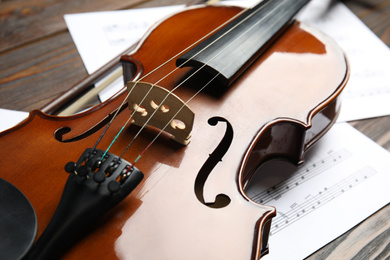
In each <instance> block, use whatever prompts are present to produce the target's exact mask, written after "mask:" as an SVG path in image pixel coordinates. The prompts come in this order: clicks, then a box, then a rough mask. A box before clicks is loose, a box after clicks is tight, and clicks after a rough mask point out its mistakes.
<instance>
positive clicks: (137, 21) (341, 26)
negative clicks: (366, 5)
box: [65, 0, 390, 121]
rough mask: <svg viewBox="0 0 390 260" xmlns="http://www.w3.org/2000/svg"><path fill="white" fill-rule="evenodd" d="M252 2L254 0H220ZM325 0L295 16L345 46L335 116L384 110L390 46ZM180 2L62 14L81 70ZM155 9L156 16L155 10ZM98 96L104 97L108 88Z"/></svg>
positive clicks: (389, 88)
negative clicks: (344, 74)
mask: <svg viewBox="0 0 390 260" xmlns="http://www.w3.org/2000/svg"><path fill="white" fill-rule="evenodd" d="M226 2H227V3H229V4H234V5H242V6H245V7H248V6H253V5H254V3H256V2H257V1H253V0H251V1H244V0H242V1H226ZM329 2H330V0H313V1H311V2H310V4H308V6H307V7H306V8H305V10H303V11H302V13H301V14H300V16H299V18H300V20H302V21H304V22H305V23H308V24H310V25H313V26H315V27H317V28H319V29H320V30H322V31H324V32H325V33H326V34H328V35H330V36H331V37H332V38H334V39H335V40H336V41H337V42H338V43H339V44H340V46H341V47H342V48H343V49H344V50H345V52H346V53H347V56H348V58H349V61H350V64H351V67H352V73H351V78H350V81H349V83H348V85H347V87H346V89H345V91H344V94H343V108H342V111H341V115H340V117H339V119H338V120H339V121H350V120H356V119H363V118H370V117H377V116H382V115H389V114H390V102H388V100H390V50H389V48H388V47H387V46H386V45H385V44H383V42H381V41H380V39H378V38H377V37H376V36H375V35H374V34H373V33H372V32H371V31H370V30H369V29H368V28H367V27H366V26H365V25H364V24H363V23H362V22H361V21H360V20H359V19H358V18H357V17H356V16H355V15H354V14H353V13H352V12H351V11H350V10H349V9H348V8H347V7H345V5H343V4H342V3H337V4H336V5H334V6H333V7H332V8H331V9H329V8H328V5H329ZM182 8H183V6H171V7H158V8H150V9H137V10H126V11H114V12H99V13H84V14H71V15H66V16H65V20H66V23H67V25H68V28H69V31H70V32H71V34H72V37H73V39H74V41H75V43H76V46H77V48H78V50H79V52H80V55H81V57H82V59H83V62H84V63H85V66H86V68H87V70H88V71H89V72H90V73H91V72H93V71H94V70H96V69H97V68H99V67H100V66H102V65H103V64H105V63H106V62H108V61H109V60H111V59H112V58H113V57H114V56H115V55H117V54H119V53H120V52H121V51H123V50H124V49H126V48H127V47H129V46H131V45H132V44H134V43H135V42H136V41H137V40H138V39H139V37H141V36H142V35H143V33H144V32H145V31H146V30H147V28H148V26H150V25H151V24H153V23H154V22H156V21H157V20H158V19H159V18H161V17H163V16H166V15H168V14H170V13H173V12H177V11H178V10H180V9H182ZM157 14H159V15H157ZM122 85H123V84H122V83H120V81H119V85H116V88H115V90H112V91H111V92H107V93H108V94H106V95H101V96H100V98H101V99H102V100H105V99H107V98H108V97H109V95H110V94H111V93H115V92H116V91H117V90H119V89H120V88H122V87H123V86H122Z"/></svg>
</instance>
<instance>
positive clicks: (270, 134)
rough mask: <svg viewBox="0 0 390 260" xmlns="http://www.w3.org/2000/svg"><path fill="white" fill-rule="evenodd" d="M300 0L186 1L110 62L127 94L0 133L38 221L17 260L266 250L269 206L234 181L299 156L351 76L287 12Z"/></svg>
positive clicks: (36, 115)
mask: <svg viewBox="0 0 390 260" xmlns="http://www.w3.org/2000/svg"><path fill="white" fill-rule="evenodd" d="M307 2H308V0H297V1H289V0H267V1H262V2H261V3H259V4H258V5H256V6H254V7H253V8H250V9H242V8H239V7H227V6H203V5H202V6H195V7H190V8H187V9H185V10H183V11H182V12H179V13H176V14H174V15H172V16H170V17H168V18H167V19H165V20H163V21H161V22H160V23H158V24H156V25H155V26H154V27H153V28H151V29H150V30H149V31H148V33H147V34H146V35H145V36H144V37H143V38H142V39H141V40H140V42H139V43H138V44H137V46H136V47H135V48H134V49H133V50H132V51H131V52H130V53H128V54H126V55H123V56H122V58H121V62H122V64H123V70H124V76H125V81H126V85H127V86H126V89H124V90H123V91H120V92H118V93H117V94H116V95H114V96H113V97H111V98H110V99H109V100H107V101H105V102H103V103H101V104H99V105H97V106H95V107H93V108H91V109H89V110H87V111H85V112H82V113H79V114H76V115H73V116H66V117H59V116H52V115H48V114H45V113H43V112H42V111H40V110H34V111H32V112H30V114H29V117H28V118H27V119H26V120H25V121H24V122H22V123H20V124H19V125H17V126H15V127H13V128H11V129H8V130H6V131H4V132H2V133H1V134H0V146H1V148H2V149H1V150H0V158H1V165H2V166H1V167H2V168H1V172H0V177H1V178H2V179H4V180H6V181H8V182H10V183H12V184H13V185H15V186H16V187H17V188H18V189H19V190H20V191H21V192H22V193H23V194H24V195H25V196H26V198H27V199H28V200H29V201H30V203H31V205H32V206H33V208H34V210H35V213H36V218H37V223H38V225H37V226H38V230H37V238H36V242H35V245H34V246H33V247H32V248H31V249H30V251H29V252H27V255H26V256H25V259H55V258H61V259H81V258H87V259H260V258H261V257H262V256H263V255H265V254H267V253H268V235H269V231H270V224H271V221H272V218H273V217H274V216H275V215H276V209H275V208H273V207H271V206H267V205H260V204H258V203H255V202H254V201H253V200H251V198H250V197H249V196H248V195H247V194H246V193H245V188H246V186H247V185H248V183H249V182H250V181H251V179H252V177H253V176H254V174H255V173H256V172H257V170H258V169H259V168H260V167H261V165H263V164H264V163H265V162H267V161H269V160H273V159H279V160H280V159H282V160H288V161H290V162H291V163H294V164H301V163H303V161H304V154H305V152H306V151H307V150H308V149H309V148H310V147H312V146H313V144H314V143H315V142H316V141H318V140H319V139H320V138H321V136H323V135H324V134H325V133H326V132H327V130H328V129H329V128H330V127H331V126H332V125H333V124H334V122H335V121H336V119H337V115H338V113H339V111H340V99H339V97H340V93H341V92H342V90H343V88H344V86H345V85H346V83H347V81H348V77H349V66H348V62H347V59H346V57H345V55H344V53H343V52H342V51H341V50H340V48H339V47H338V45H337V44H336V43H335V42H334V41H333V40H332V39H330V38H329V37H327V36H325V35H323V34H322V33H321V32H319V31H317V30H316V29H313V28H310V27H309V26H307V25H305V24H302V23H300V22H298V21H295V20H294V17H295V15H296V13H297V12H298V11H299V10H300V9H301V8H303V7H304V6H305V5H306V4H307ZM257 174H259V173H257ZM260 174H261V173H260ZM271 248H272V245H271ZM271 251H272V250H271Z"/></svg>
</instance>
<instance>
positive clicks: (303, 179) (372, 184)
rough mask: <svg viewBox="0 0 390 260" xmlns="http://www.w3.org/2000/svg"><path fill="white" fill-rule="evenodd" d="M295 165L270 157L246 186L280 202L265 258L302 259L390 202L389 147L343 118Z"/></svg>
mask: <svg viewBox="0 0 390 260" xmlns="http://www.w3.org/2000/svg"><path fill="white" fill-rule="evenodd" d="M305 158H306V162H305V164H304V165H302V166H300V167H298V168H297V167H295V166H293V165H291V164H288V163H287V162H273V163H269V164H268V165H266V166H265V167H264V169H263V170H261V173H262V174H261V175H257V177H258V179H254V180H253V182H252V185H251V186H250V187H248V189H247V192H248V195H249V196H250V197H252V198H253V199H254V200H255V201H256V202H259V203H260V204H265V205H271V206H275V207H276V209H277V216H276V217H275V218H274V219H273V221H272V226H271V236H270V240H269V245H270V254H269V255H267V256H265V257H264V260H273V259H275V260H280V259H289V260H294V259H303V258H305V257H307V256H309V255H310V254H312V253H313V252H315V251H316V250H318V249H319V248H321V247H322V246H324V245H326V244H327V243H329V242H331V241H332V240H334V239H335V238H337V237H338V236H340V235H342V234H343V233H345V232H346V231H348V230H349V229H350V228H352V227H354V226H355V225H357V224H358V223H360V222H361V221H362V220H364V219H365V218H367V217H368V216H370V215H371V214H373V213H374V212H376V211H377V210H378V209H380V208H381V207H383V206H385V205H387V204H388V203H389V202H390V189H389V183H390V153H389V152H388V151H386V150H384V149H383V148H382V147H380V146H378V145H377V144H376V143H374V142H372V141H371V140H370V139H368V138H367V137H366V136H364V135H363V134H361V133H360V132H359V131H357V130H356V129H354V128H353V127H352V126H350V125H349V124H346V123H338V124H336V125H335V126H333V128H332V129H331V130H330V131H329V132H328V133H327V134H326V135H325V136H324V137H323V138H322V139H321V140H320V141H319V142H318V143H317V144H316V145H315V146H314V147H313V149H312V150H310V151H309V152H308V154H307V155H306V157H305Z"/></svg>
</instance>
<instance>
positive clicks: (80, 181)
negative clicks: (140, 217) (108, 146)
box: [26, 148, 143, 260]
mask: <svg viewBox="0 0 390 260" xmlns="http://www.w3.org/2000/svg"><path fill="white" fill-rule="evenodd" d="M103 154H104V151H102V150H98V149H92V148H88V149H87V150H85V151H84V153H83V154H82V156H81V157H80V159H79V160H78V162H77V163H74V162H69V163H67V164H66V166H65V170H66V171H67V172H68V173H69V177H68V180H67V182H66V184H65V188H64V192H63V194H62V198H61V201H60V203H59V205H58V207H57V210H56V212H55V213H54V216H53V217H52V219H51V221H50V223H49V225H48V226H47V227H46V229H45V231H44V232H43V233H42V235H41V236H40V238H39V240H38V241H37V243H36V244H35V245H34V246H33V247H32V249H31V251H30V252H29V253H28V255H27V257H26V259H34V260H37V259H56V258H58V255H59V254H60V253H61V252H63V251H64V250H65V249H66V248H67V247H68V246H70V244H71V242H72V241H74V240H76V239H78V237H79V236H80V232H82V231H83V229H84V228H85V227H86V226H88V224H89V223H90V222H92V221H94V220H96V218H97V217H99V216H100V215H102V214H103V213H105V212H106V211H108V210H109V209H111V208H112V207H114V206H115V205H116V204H118V203H119V202H120V201H121V200H123V199H124V198H125V197H126V196H127V195H128V194H130V192H131V191H132V190H133V189H134V188H135V187H136V186H137V185H138V184H139V183H140V182H141V180H142V179H143V174H142V172H141V171H139V170H138V169H137V168H135V167H133V166H132V165H131V164H130V163H128V162H126V161H124V160H123V159H121V158H119V157H117V156H115V155H113V154H110V153H107V154H106V155H105V156H104V158H103V159H102V156H103Z"/></svg>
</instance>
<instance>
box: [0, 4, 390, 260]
mask: <svg viewBox="0 0 390 260" xmlns="http://www.w3.org/2000/svg"><path fill="white" fill-rule="evenodd" d="M344 2H345V4H346V5H347V6H348V7H349V8H350V9H351V10H352V11H353V12H354V13H355V14H356V15H357V16H358V17H359V18H360V19H362V21H363V22H364V23H365V24H366V25H367V26H368V27H369V28H370V29H371V30H372V31H374V33H375V34H376V35H378V37H380V38H381V39H382V41H383V42H385V43H386V44H387V45H388V46H390V0H355V1H353V0H350V1H344ZM182 3H183V1H180V0H149V1H148V0H124V1H111V0H100V1H94V0H81V1H48V0H12V1H11V0H2V1H0V107H1V108H8V109H14V110H21V111H30V110H32V109H38V108H41V107H43V106H44V105H45V104H47V103H48V102H49V101H51V100H52V99H54V98H55V97H57V96H58V95H60V94H61V93H63V92H64V91H65V90H67V89H69V88H70V87H71V86H72V85H74V84H76V83H77V82H79V81H80V80H82V79H83V78H84V77H86V76H87V72H86V70H85V68H84V65H83V63H82V61H81V58H80V56H79V54H78V52H77V50H76V47H75V45H74V43H73V40H72V38H71V36H70V34H69V32H68V30H67V27H66V24H65V22H64V19H63V15H64V14H67V13H79V12H90V11H105V10H119V9H129V8H141V7H152V6H162V5H169V4H182ZM350 124H352V125H353V126H354V127H356V128H357V129H358V130H360V131H361V132H363V133H364V134H365V135H367V136H368V137H370V138H371V139H373V140H374V141H375V142H377V143H378V144H379V145H381V146H383V147H384V148H385V149H387V150H389V151H390V130H389V129H390V117H389V116H387V117H380V118H373V119H366V120H359V121H355V122H350ZM389 187H390V184H389ZM389 216H390V205H387V206H386V207H384V208H382V209H381V210H379V211H378V212H377V213H375V214H374V215H373V216H371V217H369V218H368V219H366V220H365V221H363V222H362V223H361V224H359V225H358V226H356V227H355V228H353V229H352V230H350V231H349V232H347V233H346V234H344V235H342V236H341V237H339V238H337V239H336V240H334V241H333V242H331V243H329V244H328V245H326V246H324V247H323V248H322V249H320V250H319V251H317V252H316V253H314V254H313V255H312V256H310V257H309V258H308V259H310V260H314V259H352V258H353V259H374V258H375V259H388V258H389V257H390V217H389ZM291 239H294V238H291Z"/></svg>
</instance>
